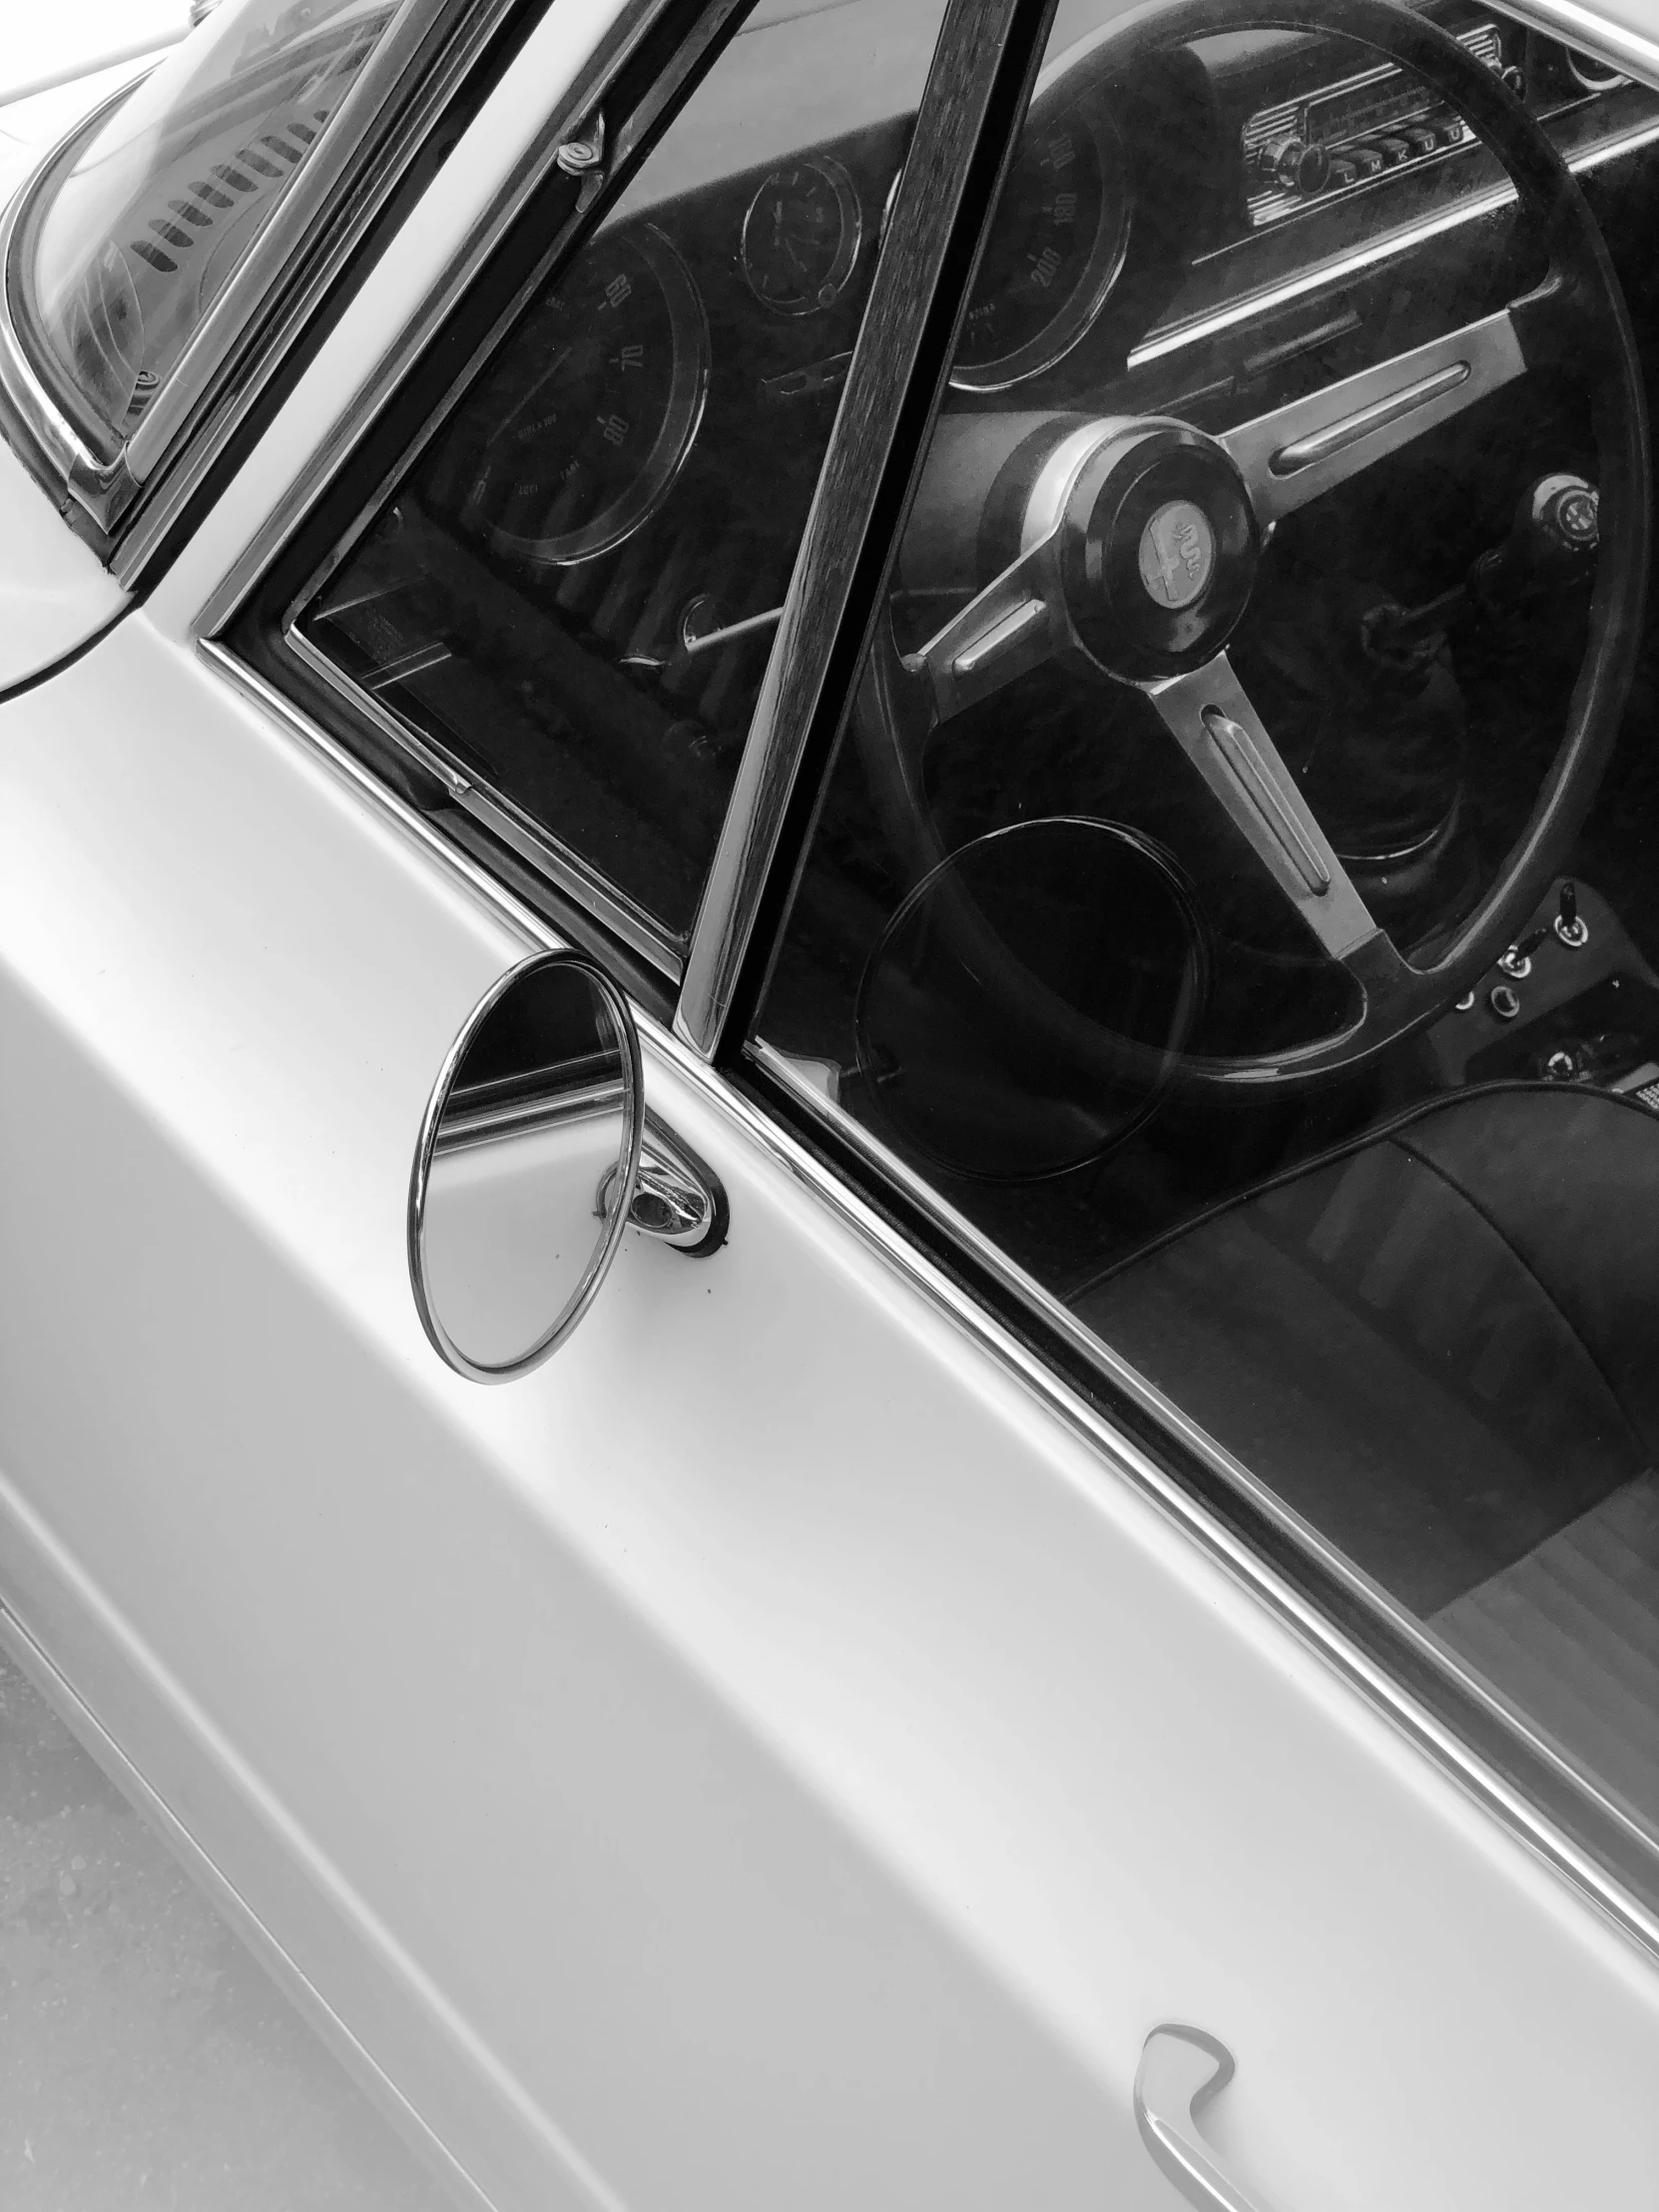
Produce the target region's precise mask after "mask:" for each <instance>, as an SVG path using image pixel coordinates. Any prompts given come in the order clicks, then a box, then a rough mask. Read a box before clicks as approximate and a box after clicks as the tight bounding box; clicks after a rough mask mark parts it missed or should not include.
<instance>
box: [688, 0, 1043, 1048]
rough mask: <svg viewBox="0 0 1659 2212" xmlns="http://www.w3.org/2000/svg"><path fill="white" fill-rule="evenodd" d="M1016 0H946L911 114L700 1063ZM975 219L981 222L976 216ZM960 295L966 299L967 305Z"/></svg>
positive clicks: (765, 701)
mask: <svg viewBox="0 0 1659 2212" xmlns="http://www.w3.org/2000/svg"><path fill="white" fill-rule="evenodd" d="M1047 13H1048V11H1047V9H1039V8H1037V7H1028V6H1027V5H1026V0H950V4H949V5H948V6H947V7H946V9H945V14H944V20H943V23H942V24H941V26H940V29H939V37H938V43H937V45H936V46H935V48H934V51H933V59H932V64H931V66H930V68H929V70H928V73H927V82H926V85H925V87H924V89H923V92H922V95H921V101H920V104H919V106H918V109H917V114H916V124H915V130H914V132H913V134H912V136H911V140H910V145H909V149H908V152H907V153H906V155H905V158H904V166H903V168H902V169H901V170H900V172H899V178H898V187H897V191H896V193H895V195H894V197H893V201H892V207H891V213H890V215H889V216H888V218H887V221H886V244H885V246H884V248H883V250H882V253H881V258H880V260H879V261H878V262H877V263H876V266H875V278H874V282H873V283H872V285H871V287H870V294H869V303H868V305H867V307H866V308H865V310H864V319H863V325H862V327H861V328H860V330H859V332H858V336H857V340H856V342H855V344H854V346H853V349H852V359H851V362H850V364H849V366H848V368H847V373H846V381H845V383H844V385H843V386H842V390H841V400H840V405H839V408H838V409H837V412H836V415H835V427H834V430H833V432H832V433H831V437H830V450H829V453H828V454H827V456H826V458H825V464H824V470H823V473H822V474H821V476H820V478H819V482H818V488H817V490H816V492H815V493H814V496H813V504H812V507H811V510H810V511H809V513H808V517H807V527H806V530H805V532H804V533H803V536H802V541H801V548H800V551H799V552H798V554H797V556H796V563H795V573H794V575H793V576H792V578H791V580H790V588H789V592H788V594H787V596H786V598H785V602H784V613H783V618H782V620H781V621H780V623H779V625H778V629H777V632H776V634H775V636H774V638H773V644H772V652H771V655H770V657H769V659H768V661H767V671H766V676H765V678H764V679H763V681H762V685H761V693H760V697H759V699H758V700H757V702H756V706H755V713H754V717H753V719H752V720H751V722H750V726H749V735H748V738H747V739H746V740H745V743H744V749H743V753H742V756H741V758H740V760H739V763H738V774H737V781H736V783H735V785H734V786H733V791H732V797H731V800H730V802H729V804H728V806H727V810H726V819H725V821H724V823H723V824H722V826H721V833H720V841H719V843H718V845H717V846H716V848H715V856H714V860H713V862H712V864H711V866H710V869H709V874H708V879H707V881H706V882H705V884H704V888H703V899H702V903H701V905H700V907H699V909H698V915H697V921H696V925H695V927H694V929H693V931H692V941H691V952H690V956H689V957H688V959H687V961H686V975H685V981H684V983H683V984H682V986H681V991H680V1004H679V1008H678V1011H677V1012H676V1014H675V1028H676V1030H677V1031H678V1032H679V1034H680V1036H681V1037H682V1038H684V1039H685V1041H686V1042H687V1043H688V1044H690V1045H692V1046H693V1047H694V1049H695V1050H697V1051H698V1052H700V1053H702V1054H703V1056H704V1057H705V1058H707V1059H712V1058H713V1057H714V1055H715V1052H716V1050H717V1049H718V1047H719V1044H720V1040H721V1037H722V1034H723V1032H724V1030H725V1028H726V1023H727V1017H728V1015H729V1014H730V1012H731V1008H732V1002H733V998H734V996H735V994H736V991H737V987H738V976H739V971H740V969H741V968H742V965H743V962H744V960H745V958H746V956H747V954H748V951H749V946H750V940H751V937H752V935H753V933H754V928H755V919H756V915H757V913H758V911H759V907H760V900H761V897H762V894H763V890H764V887H765V885H766V882H767V880H768V877H769V876H770V874H771V871H772V865H773V860H774V856H775V854H776V852H777V848H778V839H779V836H780V834H781V832H782V830H783V826H784V817H785V814H786V811H787V810H788V807H789V804H790V800H791V798H792V796H793V795H794V792H795V786H796V779H797V776H798V774H799V772H800V768H801V762H802V758H803V756H804V753H805V750H806V746H807V741H808V736H809V733H810V731H811V728H812V725H813V723H814V721H815V719H816V716H817V714H818V712H819V710H820V707H821V704H822V701H823V698H824V692H825V686H826V681H827V678H828V676H829V671H830V657H831V654H832V653H833V651H834V649H835V646H836V643H837V639H838V634H839V632H840V630H841V628H842V625H843V621H844V618H845V614H846V609H847V599H848V593H849V590H850V586H851V583H852V576H853V570H854V567H855V565H856V562H857V560H858V557H859V555H860V553H861V551H862V548H863V545H864V542H865V539H866V537H867V534H868V532H869V529H870V527H871V522H872V519H873V515H874V511H875V502H876V499H877V496H878V494H879V491H880V487H881V484H882V481H883V479H884V477H885V475H886V472H887V469H888V467H889V465H890V461H891V455H892V447H893V440H894V435H895V432H896V430H897V427H898V422H899V416H900V409H901V406H902V403H903V399H904V395H905V391H906V389H907V387H908V384H909V381H910V376H911V371H912V364H913V361H914V356H915V351H916V347H917V344H918V342H919V341H920V338H921V334H922V330H923V328H924V326H925V323H926V321H927V318H928V316H929V315H930V314H931V312H932V311H933V307H934V294H935V292H936V290H937V286H938V279H939V276H940V272H941V271H942V268H943V266H944V258H945V254H946V252H947V250H948V248H949V246H950V243H951V241H952V239H953V238H954V236H955V234H956V230H957V226H958V224H959V222H960V220H961V214H962V202H963V196H964V193H965V190H966V187H967V181H968V166H969V162H970V159H971V157H972V155H973V154H974V152H975V150H976V148H977V147H978V145H979V141H980V137H981V133H982V132H983V130H984V129H985V122H986V117H987V114H988V112H989V107H990V102H991V100H992V98H993V97H994V94H995V91H996V88H997V86H998V84H999V83H1000V82H1001V80H1002V76H1003V72H1004V69H1005V66H1006V64H1005V58H1004V48H1005V47H1006V46H1007V44H1008V41H1009V39H1010V36H1011V34H1012V32H1013V30H1014V26H1015V20H1016V18H1018V17H1020V16H1021V15H1024V16H1025V17H1027V18H1028V19H1029V20H1031V21H1033V22H1038V23H1041V22H1042V21H1043V20H1044V19H1046V16H1047ZM981 220H982V219H981ZM965 297H966V294H965V292H964V294H963V303H965Z"/></svg>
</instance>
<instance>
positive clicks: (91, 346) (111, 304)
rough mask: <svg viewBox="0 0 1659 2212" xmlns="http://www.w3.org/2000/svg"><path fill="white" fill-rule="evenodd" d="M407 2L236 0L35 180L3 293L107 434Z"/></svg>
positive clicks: (105, 441) (257, 228)
mask: <svg viewBox="0 0 1659 2212" xmlns="http://www.w3.org/2000/svg"><path fill="white" fill-rule="evenodd" d="M397 13H398V6H397V0H228V4H226V5H225V6H223V7H221V8H220V9H218V10H217V11H216V12H215V13H214V14H212V15H211V16H210V17H208V19H207V20H206V21H205V22H203V23H202V24H200V25H199V26H198V27H197V29H196V30H194V31H193V32H192V33H191V35H190V37H189V38H188V39H187V40H186V41H185V42H184V43H183V45H181V46H179V47H178V48H176V49H175V50H174V51H173V52H172V53H171V54H169V55H168V57H167V58H166V60H165V61H163V62H162V63H161V65H160V66H159V67H158V68H157V69H156V70H155V71H153V72H152V74H151V75H150V76H148V77H147V78H146V79H145V80H144V81H143V82H142V83H141V84H139V85H138V86H137V87H136V88H135V89H134V90H133V91H132V92H130V93H129V94H128V95H127V96H126V98H125V99H123V100H122V101H121V102H120V103H119V104H118V105H117V106H116V107H115V108H114V110H113V111H112V112H111V113H110V114H108V115H107V116H106V117H105V118H104V120H103V121H102V122H99V123H96V124H95V126H94V127H93V128H92V129H91V131H90V132H89V133H88V134H87V135H85V136H83V137H80V138H77V139H73V140H72V141H71V142H70V144H69V145H68V146H67V147H66V149H65V150H64V152H63V153H62V154H61V155H60V156H59V158H58V160H57V161H56V163H55V164H54V165H53V166H52V168H51V169H50V170H49V171H48V173H47V175H46V176H45V178H44V179H43V181H42V183H41V185H40V186H39V187H38V188H37V189H36V190H35V191H34V192H33V193H32V194H31V196H30V199H29V202H28V204H27V206H26V209H25V213H24V219H23V223H22V228H21V234H20V237H19V241H18V251H17V253H16V255H15V256H14V258H13V263H12V267H11V270H10V272H9V278H8V292H9V300H10V304H11V307H12V311H13V314H14V316H15V319H16V322H17V325H18V329H19V332H20V335H21V336H22V338H23V341H24V343H25V344H26V346H27V347H28V349H29V351H30V354H31V357H32V359H33V361H34V363H35V366H36V367H37V369H39V370H40V371H42V372H43V373H44V374H45V375H46V377H47V379H48V381H49V382H50V383H51V385H52V386H53V388H54V390H56V391H57V392H58V394H59V395H60V396H61V398H62V399H63V400H64V402H65V404H66V405H67V407H68V410H69V412H70V413H71V415H72V417H73V418H74V419H75V420H76V421H77V422H78V423H79V424H80V425H81V426H82V428H83V429H84V431H85V433H86V434H87V436H88V437H89V439H90V441H91V443H92V444H93V445H94V447H95V448H96V449H97V450H99V451H101V452H105V453H113V452H115V451H117V450H118V449H119V448H120V446H121V445H122V443H123V442H124V441H125V440H126V438H127V437H129V436H130V435H131V433H132V432H133V431H134V430H135V429H136V428H137V427H138V424H139V422H140V420H141V419H142V417H143V415H144V413H145V410H146V409H147V407H148V406H149V405H150V402H151V401H152V399H153V398H154V397H155V394H156V392H157V391H158V390H159V389H160V387H161V385H162V384H163V382H164V381H165V380H166V378H167V376H168V374H169V372H170V371H171V369H172V368H173V366H174V364H175V362H176V361H177V360H178V358H179V356H180V354H181V353H182V352H183V351H184V349H185V347H186V346H187V345H188V344H189V342H190V339H191V337H192V336H193V335H194V333H195V331H196V330H197V328H198V327H199V325H200V324H201V322H202V320H203V318H204V317H205V316H206V314H207V312H208V310H209V308H210V307H211V306H212V304H213V302H214V300H215V299H216V298H217V297H218V296H219V294H220V293H221V292H222V291H223V290H224V288H225V285H226V283H227V282H228V281H229V279H230V277H231V276H232V274H233V272H234V271H235V270H236V269H237V268H238V267H240V265H241V264H242V263H243V262H244V261H245V260H246V258H247V256H248V253H249V251H250V249H251V248H252V246H253V244H254V241H255V240H256V239H257V238H258V236H259V235H260V232H261V231H262V230H263V229H264V227H265V225H266V224H267V223H268V222H269V221H270V219H271V217H272V215H273V213H274V212H275V210H276V208H277V204H278V203H279V201H280V200H281V198H282V196H283V195H284V194H285V193H286V191H287V190H288V188H289V186H290V184H291V183H292V181H293V179H294V177H295V176H296V175H297V174H298V172H299V171H300V170H301V169H302V168H303V167H304V165H305V163H306V161H307V160H308V159H309V157H310V155H311V153H312V151H313V150H314V149H315V147H316V146H317V144H318V142H319V140H320V139H321V138H322V135H323V133H324V132H325V131H326V130H327V128H328V126H329V124H330V122H331V121H332V119H333V117H334V115H335V113H336V112H337V110H338V108H339V106H340V103H341V101H342V100H343V99H344V97H345V94H346V93H347V92H348V91H349V89H350V87H351V85H352V83H353V81H354V80H355V78H356V76H357V74H358V72H359V71H360V70H361V68H362V65H363V63H364V62H365V61H366V60H367V59H368V56H369V55H370V53H372V51H373V50H374V48H375V46H376V45H377V44H378V42H379V41H380V39H381V38H382V37H383V36H384V34H385V32H386V30H387V28H388V26H389V25H390V23H391V21H392V18H393V17H394V16H395V15H396V14H397Z"/></svg>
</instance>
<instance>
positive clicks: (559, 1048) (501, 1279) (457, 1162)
mask: <svg viewBox="0 0 1659 2212" xmlns="http://www.w3.org/2000/svg"><path fill="white" fill-rule="evenodd" d="M644 1129H645V1093H644V1086H643V1083H642V1081H641V1073H640V1045H639V1034H638V1031H637V1030H636V1028H635V1025H634V1017H633V1014H632V1013H631V1011H630V1010H629V1006H628V1002H627V1000H626V999H625V998H624V997H623V995H622V993H621V991H620V990H618V988H617V987H616V985H615V984H614V983H613V982H612V981H611V979H610V977H609V976H607V975H606V974H604V973H603V971H602V970H601V969H599V968H597V967H595V966H594V964H593V963H592V961H590V960H585V959H583V958H581V957H580V956H579V955H578V954H576V953H571V952H538V953H534V954H532V955H531V957H530V958H529V959H527V960H523V961H521V962H520V963H519V965H518V966H517V967H515V968H512V969H510V970H509V972H508V973H507V974H506V975H504V976H502V977H501V979H500V981H499V982H497V983H496V984H495V985H494V986H493V987H492V988H491V989H490V990H489V991H487V992H486V993H485V995H484V996H483V998H481V999H480V1000H479V1002H478V1004H477V1006H475V1007H474V1009H473V1011H472V1013H471V1014H470V1015H469V1016H468V1018H467V1020H466V1022H465V1024H464V1025H463V1027H462V1029H461V1032H460V1034H459V1035H458V1036H457V1037H456V1039H455V1042H454V1043H453V1045H451V1047H450V1049H449V1052H448V1054H447V1056H446V1058H445V1060H444V1063H443V1066H442V1068H441V1069H440V1071H439V1073H438V1079H437V1081H436V1083H435V1084H434V1085H433V1088H432V1095H431V1097H430V1099H429V1100H428V1101H427V1105H426V1112H425V1116H424V1118H423V1120H422V1122H421V1126H420V1139H419V1142H418V1144H417V1145H416V1148H415V1158H414V1168H413V1171H412V1173H411V1175H410V1178H409V1203H408V1223H407V1234H408V1257H409V1279H410V1283H411V1285H412V1287H413V1290H414V1301H415V1307H416V1310H417V1311H418V1313H419V1315H420V1320H421V1326H422V1327H423V1328H424V1329H425V1331H426V1335H427V1337H428V1338H429V1339H430V1340H431V1343H432V1346H433V1349H434V1350H435V1351H436V1352H437V1353H438V1354H439V1356H440V1357H441V1358H442V1359H444V1360H446V1361H447V1362H448V1364H449V1365H450V1367H452V1368H454V1369H455V1370H456V1372H457V1373H458V1374H460V1375H464V1376H467V1377H469V1378H470V1379H471V1380H472V1381H473V1382H476V1383H504V1382H507V1381H509V1380H510V1379H511V1378H512V1377H514V1376H519V1375H526V1374H528V1373H529V1371H530V1370H531V1369H532V1368H535V1367H538V1366H539V1365H540V1364H541V1362H542V1361H543V1360H545V1359H547V1358H548V1357H549V1355H550V1354H552V1353H553V1352H555V1351H557V1349H558V1347H559V1346H560V1345H561V1344H563V1343H564V1341H565V1339H566V1338H567V1337H568V1336H569V1335H570V1333H571V1331H572V1330H573V1329H574V1328H575V1327H576V1324H577V1323H578V1322H579V1321H580V1320H581V1318H582V1316H583V1315H584V1314H585V1313H586V1312H587V1309H588V1307H589V1306H590V1305H591V1303H592V1301H593V1299H594V1297H595V1295H596V1293H597V1292H598V1290H599V1286H600V1285H601V1283H603V1282H604V1280H605V1277H606V1274H607V1273H608V1271H609V1269H610V1265H611V1262H612V1260H613V1259H614V1258H615V1257H616V1249H617V1245H618V1242H619V1241H620V1239H621V1236H622V1232H623V1230H624V1228H625V1227H626V1226H627V1223H628V1220H629V1217H630V1214H631V1212H632V1211H633V1210H634V1204H635V1191H636V1185H637V1182H638V1179H639V1172H640V1147H641V1140H642V1137H643V1135H644Z"/></svg>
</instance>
